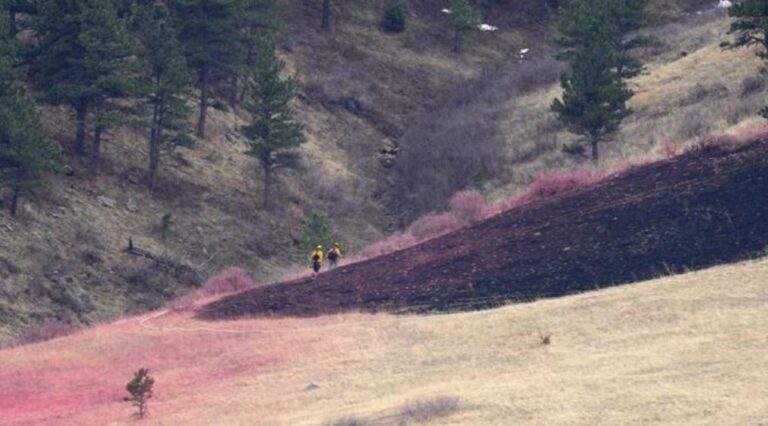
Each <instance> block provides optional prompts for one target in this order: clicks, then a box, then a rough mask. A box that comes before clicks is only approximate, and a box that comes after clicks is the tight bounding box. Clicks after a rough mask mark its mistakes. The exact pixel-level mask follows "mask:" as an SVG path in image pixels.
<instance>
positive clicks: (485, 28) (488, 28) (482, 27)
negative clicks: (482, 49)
mask: <svg viewBox="0 0 768 426" xmlns="http://www.w3.org/2000/svg"><path fill="white" fill-rule="evenodd" d="M477 29H479V30H480V31H490V32H494V31H498V30H499V27H494V26H493V25H488V24H480V25H478V27H477Z"/></svg>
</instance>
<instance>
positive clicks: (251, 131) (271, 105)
mask: <svg viewBox="0 0 768 426" xmlns="http://www.w3.org/2000/svg"><path fill="white" fill-rule="evenodd" d="M261 46H262V47H261V49H260V53H259V57H258V60H257V61H256V66H255V68H254V71H253V77H252V79H251V81H250V86H249V98H248V99H247V101H246V104H245V108H246V109H247V110H248V112H250V113H251V116H252V117H253V118H252V121H251V124H249V125H247V126H244V127H242V128H241V129H240V132H241V133H242V134H243V135H244V136H245V137H246V138H248V142H249V145H250V146H249V150H248V152H247V153H248V154H249V155H251V156H253V157H255V158H256V159H258V160H259V162H260V163H261V167H262V170H263V173H264V198H263V203H262V204H263V207H264V208H265V209H269V207H270V200H271V195H272V181H273V177H274V176H273V175H274V173H275V172H276V171H278V170H280V169H285V168H293V169H297V168H299V167H300V158H299V154H298V152H297V151H296V149H297V148H298V147H299V146H301V144H303V143H304V142H305V138H304V126H303V125H302V124H300V123H297V122H296V121H295V113H294V111H293V109H292V108H291V105H290V103H291V101H292V100H293V98H294V97H295V96H296V89H297V88H296V80H295V79H294V78H293V77H289V78H287V79H284V78H282V77H281V75H280V74H281V72H282V71H283V68H284V67H285V62H284V61H282V60H281V59H279V58H278V57H277V55H276V54H275V47H274V42H273V41H272V39H271V37H267V38H265V40H264V41H263V42H262V44H261Z"/></svg>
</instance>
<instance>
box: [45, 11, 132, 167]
mask: <svg viewBox="0 0 768 426" xmlns="http://www.w3.org/2000/svg"><path fill="white" fill-rule="evenodd" d="M127 24H128V19H127V18H125V17H120V16H118V0H58V1H44V2H40V3H39V7H38V14H37V15H35V17H34V21H33V27H34V29H35V31H36V33H37V35H38V38H39V43H38V45H37V47H36V48H35V50H34V51H33V53H32V57H33V63H32V76H33V80H34V83H35V84H36V85H37V86H38V87H39V88H40V89H41V91H42V92H43V93H44V96H45V99H46V100H47V101H49V102H51V103H54V104H68V105H70V106H72V107H73V108H74V110H75V113H76V133H75V150H76V152H77V153H78V154H80V155H85V153H86V150H85V137H86V129H87V119H88V115H89V113H93V115H94V116H95V118H96V124H95V126H94V140H93V143H94V146H93V148H94V154H95V155H98V154H99V150H100V145H101V133H102V131H103V130H104V129H106V128H107V127H108V126H109V125H110V118H111V117H110V116H109V108H110V105H109V101H110V100H111V99H114V98H116V97H123V96H127V95H128V94H129V93H130V90H131V87H132V82H131V73H130V70H131V62H132V58H133V57H134V55H135V49H134V46H135V44H134V43H133V40H132V38H131V34H130V32H129V31H128V26H127Z"/></svg>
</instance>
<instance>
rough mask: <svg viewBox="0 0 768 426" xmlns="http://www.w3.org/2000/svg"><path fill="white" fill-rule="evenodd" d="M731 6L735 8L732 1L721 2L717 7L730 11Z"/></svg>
mask: <svg viewBox="0 0 768 426" xmlns="http://www.w3.org/2000/svg"><path fill="white" fill-rule="evenodd" d="M731 6H733V2H732V1H730V0H720V2H718V3H717V7H718V8H720V9H728V8H729V7H731Z"/></svg>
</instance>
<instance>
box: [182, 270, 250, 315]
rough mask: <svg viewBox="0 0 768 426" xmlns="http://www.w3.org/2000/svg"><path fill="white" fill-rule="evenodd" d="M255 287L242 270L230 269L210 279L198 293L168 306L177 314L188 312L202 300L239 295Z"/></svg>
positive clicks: (190, 294) (188, 295)
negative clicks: (226, 295) (211, 297)
mask: <svg viewBox="0 0 768 426" xmlns="http://www.w3.org/2000/svg"><path fill="white" fill-rule="evenodd" d="M255 286H256V285H255V284H254V282H253V280H252V279H251V277H249V276H248V273H247V272H245V271H244V270H243V269H242V268H237V267H232V268H228V269H225V270H224V271H222V272H220V273H219V274H217V275H214V276H213V277H211V278H210V279H208V281H206V282H205V283H203V285H202V286H200V288H199V289H197V290H196V291H194V292H192V293H189V294H187V295H185V296H182V297H180V298H178V299H176V300H174V301H172V302H171V303H169V304H168V308H169V309H171V310H172V311H175V312H182V311H186V310H188V309H190V308H191V307H192V306H193V305H194V302H195V301H196V300H199V299H201V298H204V297H210V296H216V295H220V294H231V293H238V292H241V291H245V290H248V289H251V288H253V287H255Z"/></svg>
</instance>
